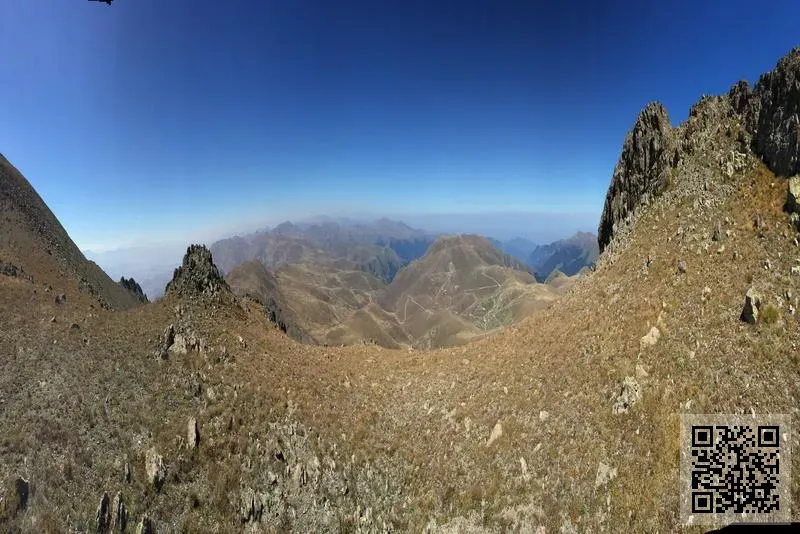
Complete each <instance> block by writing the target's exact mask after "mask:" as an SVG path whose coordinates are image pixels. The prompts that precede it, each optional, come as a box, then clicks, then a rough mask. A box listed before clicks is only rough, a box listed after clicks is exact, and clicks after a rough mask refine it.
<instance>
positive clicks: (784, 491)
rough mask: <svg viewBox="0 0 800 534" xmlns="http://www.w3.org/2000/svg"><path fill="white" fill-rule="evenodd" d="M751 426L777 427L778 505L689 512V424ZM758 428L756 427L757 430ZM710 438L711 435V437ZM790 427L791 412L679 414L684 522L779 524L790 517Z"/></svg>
mask: <svg viewBox="0 0 800 534" xmlns="http://www.w3.org/2000/svg"><path fill="white" fill-rule="evenodd" d="M743 425H747V426H749V427H751V428H753V429H756V428H757V427H759V426H762V427H770V426H778V427H779V428H780V430H779V432H778V434H779V442H778V447H777V450H778V459H779V464H778V465H779V474H778V484H777V488H776V490H775V493H776V494H777V495H778V499H779V509H778V510H777V511H773V512H769V513H754V512H750V513H735V512H733V511H729V512H726V513H717V512H714V513H692V501H693V498H694V496H693V492H692V487H691V486H692V467H693V460H692V450H693V447H692V443H693V442H692V438H693V436H692V427H703V426H710V427H718V426H727V427H731V426H743ZM756 431H757V430H756ZM711 439H713V437H712V438H711ZM791 443H792V429H791V416H789V415H786V414H755V415H739V414H681V467H680V470H681V473H680V486H681V488H680V492H681V495H680V515H681V522H682V523H683V524H684V525H713V526H715V527H717V526H724V525H730V524H732V523H762V524H763V523H771V524H781V523H789V522H790V521H791V504H792V494H791V482H792V476H791V467H792V451H791Z"/></svg>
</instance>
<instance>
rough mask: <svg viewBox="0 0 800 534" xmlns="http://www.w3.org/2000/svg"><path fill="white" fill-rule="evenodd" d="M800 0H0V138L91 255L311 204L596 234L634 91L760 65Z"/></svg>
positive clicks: (690, 85)
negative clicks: (509, 217) (490, 219)
mask: <svg viewBox="0 0 800 534" xmlns="http://www.w3.org/2000/svg"><path fill="white" fill-rule="evenodd" d="M700 4H704V5H700ZM795 5H797V3H796V2H785V3H779V2H775V3H770V7H769V9H766V8H764V7H763V6H762V5H760V4H754V3H752V2H736V1H727V2H704V3H701V2H663V3H655V2H613V1H609V2H573V3H569V2H536V1H533V0H530V1H520V2H507V1H489V0H487V1H483V2H471V1H467V0H461V1H449V2H439V1H433V0H426V1H418V0H404V1H399V0H398V1H388V0H387V1H377V2H376V1H360V2H349V1H344V0H335V1H334V0H330V1H325V0H321V1H313V2H312V1H306V0H284V1H280V2H278V1H268V0H259V1H245V0H241V1H237V2H222V1H220V0H215V1H205V0H170V1H163V0H116V1H115V2H114V4H113V5H112V6H107V5H105V4H102V3H97V2H87V1H83V0H37V1H36V2H32V1H30V0H3V1H2V2H0V52H2V57H3V67H2V69H1V70H0V72H2V74H1V75H0V76H2V78H0V81H1V82H2V83H0V125H2V127H0V152H2V153H3V154H5V155H6V156H7V157H8V158H9V159H10V160H11V161H12V163H14V164H15V165H17V167H19V169H20V170H21V171H22V172H23V173H24V174H25V175H26V177H27V178H28V179H29V180H30V181H31V183H32V184H33V185H34V187H36V189H37V190H38V191H39V193H40V194H41V195H42V197H43V198H44V200H45V201H46V202H47V203H48V204H49V206H50V207H51V209H52V210H53V211H54V212H55V214H56V216H57V217H59V219H60V220H61V221H62V223H63V224H64V226H65V227H66V228H67V230H68V232H69V233H70V234H71V235H72V237H73V239H74V240H75V241H76V242H77V243H78V244H79V246H81V247H83V248H87V247H89V248H92V247H94V248H113V247H114V246H116V245H123V244H130V243H131V242H132V241H133V242H147V241H148V240H150V241H152V240H155V239H163V238H167V237H175V236H190V235H192V234H194V233H198V234H199V233H202V232H205V233H213V232H214V231H221V229H230V228H234V227H236V226H237V225H238V226H241V227H244V226H247V225H256V226H257V225H261V224H274V223H276V222H279V221H280V220H282V219H286V218H295V219H297V218H300V217H303V216H307V215H314V214H321V213H328V214H332V215H346V214H357V213H361V212H366V213H374V214H376V215H379V216H380V215H389V216H392V215H396V216H398V217H402V216H403V214H435V213H453V214H459V213H481V212H489V213H500V212H503V211H508V212H515V213H519V212H532V213H541V212H546V213H561V214H564V216H565V217H573V216H575V217H583V219H582V220H586V221H587V223H586V225H585V226H587V227H588V228H590V229H593V228H595V227H596V222H597V219H598V218H599V214H600V211H601V209H602V203H603V199H604V196H605V192H606V188H607V187H608V182H609V180H610V177H611V173H612V171H613V167H614V164H615V163H616V161H617V158H618V157H619V152H620V148H621V144H622V141H623V139H624V136H625V133H626V132H627V131H628V130H629V129H630V127H631V126H632V124H633V121H634V120H635V118H636V115H637V114H638V112H639V111H640V110H641V108H642V107H643V106H644V105H645V104H646V103H647V102H648V101H651V100H660V101H662V102H663V103H664V104H665V105H666V106H667V109H668V110H669V112H670V116H671V118H672V120H673V124H675V123H677V122H678V121H680V120H683V119H684V118H685V117H686V115H687V113H688V109H689V106H690V105H691V104H692V103H693V102H695V101H696V100H697V99H698V98H699V96H700V95H701V94H703V93H721V92H725V91H727V90H728V88H729V87H730V86H731V85H732V84H733V83H734V82H735V81H736V80H738V79H742V78H744V79H748V80H750V81H751V82H753V81H755V80H756V78H757V76H758V75H759V74H760V73H762V72H764V71H766V70H769V69H771V68H772V67H773V66H774V64H775V62H776V61H777V59H778V58H779V57H780V56H781V55H783V54H785V53H786V52H788V51H789V50H790V49H791V48H792V47H793V46H796V45H798V44H800V41H798V40H797V39H798V37H797V36H798V32H797V20H800V8H797V7H794V6H795ZM574 214H579V215H574ZM529 230H530V229H525V228H520V229H519V235H526V234H528V233H529Z"/></svg>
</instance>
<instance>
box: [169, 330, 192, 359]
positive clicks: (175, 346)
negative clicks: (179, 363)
mask: <svg viewBox="0 0 800 534" xmlns="http://www.w3.org/2000/svg"><path fill="white" fill-rule="evenodd" d="M169 351H170V352H171V353H172V354H176V355H185V354H187V352H188V350H187V347H186V338H185V337H184V336H183V334H175V341H174V342H173V343H172V345H170V347H169Z"/></svg>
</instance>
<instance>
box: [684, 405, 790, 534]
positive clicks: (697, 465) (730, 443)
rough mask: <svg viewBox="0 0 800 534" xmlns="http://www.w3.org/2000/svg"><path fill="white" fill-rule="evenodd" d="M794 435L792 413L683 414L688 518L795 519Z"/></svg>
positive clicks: (715, 520)
mask: <svg viewBox="0 0 800 534" xmlns="http://www.w3.org/2000/svg"><path fill="white" fill-rule="evenodd" d="M790 437H791V428H790V418H789V416H788V415H756V416H753V415H747V416H745V415H689V414H685V415H682V416H681V518H682V520H683V522H684V523H685V524H701V525H703V524H704V525H710V524H715V525H716V524H730V523H784V522H789V521H790V519H791V513H790V505H791V493H790V483H791V475H790V472H789V471H790V469H791V447H790V444H791V439H790Z"/></svg>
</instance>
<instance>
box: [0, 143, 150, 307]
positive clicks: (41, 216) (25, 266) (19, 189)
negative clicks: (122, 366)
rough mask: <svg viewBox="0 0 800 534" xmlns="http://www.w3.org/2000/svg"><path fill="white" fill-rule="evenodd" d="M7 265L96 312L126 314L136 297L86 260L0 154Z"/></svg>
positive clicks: (0, 243)
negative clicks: (92, 305)
mask: <svg viewBox="0 0 800 534" xmlns="http://www.w3.org/2000/svg"><path fill="white" fill-rule="evenodd" d="M2 264H8V265H10V266H14V267H16V268H18V269H19V270H20V271H21V272H22V273H26V274H27V275H28V276H31V277H33V279H35V280H37V281H38V282H42V283H45V284H47V285H49V286H52V288H53V291H54V292H55V293H65V294H70V293H75V292H80V293H84V294H86V295H89V296H90V297H92V298H94V299H95V300H96V301H98V302H99V304H100V306H102V307H111V308H115V309H127V308H132V307H134V306H138V305H139V304H141V303H142V302H141V300H140V295H138V294H136V293H134V292H133V291H130V290H129V289H128V288H127V287H124V286H123V285H121V284H119V283H116V282H114V281H113V280H111V278H109V277H108V275H107V274H106V273H104V272H103V271H102V269H100V267H98V266H97V264H95V263H94V262H92V261H89V260H87V259H86V257H85V256H84V255H83V253H81V251H80V250H79V249H78V247H77V246H76V245H75V243H73V242H72V240H71V239H70V238H69V236H68V235H67V232H66V231H65V230H64V228H63V227H62V226H61V223H60V222H58V219H56V217H55V215H53V212H51V211H50V209H49V208H48V207H47V205H45V203H44V201H43V200H42V198H41V197H40V196H39V194H38V193H36V191H35V190H34V189H33V187H31V184H30V183H29V182H28V180H26V179H25V177H24V176H22V174H20V172H19V171H18V170H17V169H16V168H15V167H14V166H13V165H11V163H9V162H8V160H7V159H6V158H5V157H4V156H3V155H0V265H2Z"/></svg>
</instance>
